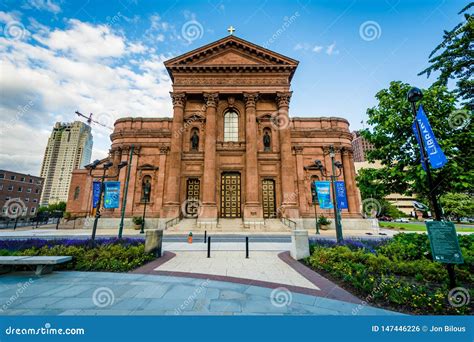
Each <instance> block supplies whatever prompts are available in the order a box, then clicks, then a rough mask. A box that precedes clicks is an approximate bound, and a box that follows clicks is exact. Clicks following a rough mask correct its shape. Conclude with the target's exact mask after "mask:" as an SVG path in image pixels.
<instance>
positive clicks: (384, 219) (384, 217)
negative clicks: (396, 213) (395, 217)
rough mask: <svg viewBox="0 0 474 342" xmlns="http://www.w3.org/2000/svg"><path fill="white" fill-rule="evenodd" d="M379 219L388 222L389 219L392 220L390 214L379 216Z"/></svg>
mask: <svg viewBox="0 0 474 342" xmlns="http://www.w3.org/2000/svg"><path fill="white" fill-rule="evenodd" d="M379 221H382V222H390V221H392V218H391V217H390V216H380V217H379Z"/></svg>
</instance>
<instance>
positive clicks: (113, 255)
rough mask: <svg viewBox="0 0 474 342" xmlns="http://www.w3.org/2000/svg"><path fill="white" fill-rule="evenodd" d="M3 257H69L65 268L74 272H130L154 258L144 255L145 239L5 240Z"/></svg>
mask: <svg viewBox="0 0 474 342" xmlns="http://www.w3.org/2000/svg"><path fill="white" fill-rule="evenodd" d="M0 255H2V256H3V255H51V256H52V255H70V256H72V261H71V262H69V263H66V264H63V265H61V266H58V267H61V268H63V269H68V270H75V271H108V272H127V271H130V270H132V269H135V268H137V267H139V266H141V265H143V264H145V263H147V262H149V261H151V260H153V259H154V258H155V256H154V255H153V254H150V253H145V246H144V244H143V239H122V240H119V239H115V238H105V239H104V238H102V239H97V240H96V241H95V243H94V244H92V243H91V240H79V239H72V240H68V239H59V240H37V239H29V240H24V241H22V240H6V241H5V240H4V241H0Z"/></svg>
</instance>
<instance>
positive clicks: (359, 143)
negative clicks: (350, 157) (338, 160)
mask: <svg viewBox="0 0 474 342" xmlns="http://www.w3.org/2000/svg"><path fill="white" fill-rule="evenodd" d="M373 149H374V146H373V145H372V144H371V143H369V142H368V141H367V139H365V138H364V137H363V136H362V135H360V132H359V131H354V132H352V150H353V152H354V162H356V163H360V162H365V161H366V160H367V157H366V153H367V151H370V150H373Z"/></svg>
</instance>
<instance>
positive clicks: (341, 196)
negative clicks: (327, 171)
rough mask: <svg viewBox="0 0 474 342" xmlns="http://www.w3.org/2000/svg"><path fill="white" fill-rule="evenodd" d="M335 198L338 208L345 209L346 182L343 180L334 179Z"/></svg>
mask: <svg viewBox="0 0 474 342" xmlns="http://www.w3.org/2000/svg"><path fill="white" fill-rule="evenodd" d="M336 199H337V208H338V209H347V208H348V207H347V194H346V184H345V183H344V181H336Z"/></svg>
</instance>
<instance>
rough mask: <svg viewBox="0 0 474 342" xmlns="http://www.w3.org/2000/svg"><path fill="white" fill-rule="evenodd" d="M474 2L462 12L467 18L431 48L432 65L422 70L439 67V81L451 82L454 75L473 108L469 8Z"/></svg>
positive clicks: (473, 37)
mask: <svg viewBox="0 0 474 342" xmlns="http://www.w3.org/2000/svg"><path fill="white" fill-rule="evenodd" d="M473 6H474V3H473V2H471V3H470V4H469V5H467V6H466V7H464V8H463V9H462V10H461V11H460V12H459V14H463V15H464V21H463V22H461V23H459V24H458V25H456V26H455V27H454V28H453V29H452V30H451V31H444V36H443V41H442V42H441V43H440V44H439V45H438V46H437V47H436V48H435V49H434V50H433V51H432V52H431V54H430V56H429V62H430V64H431V65H430V66H429V67H428V68H426V69H425V70H423V71H422V72H420V73H419V75H422V74H426V75H427V77H429V76H430V75H431V73H432V72H434V71H439V72H440V74H439V76H438V80H437V81H436V83H435V84H437V85H444V86H446V85H447V84H448V81H449V80H450V79H455V80H456V93H457V95H458V97H459V99H460V100H461V101H463V102H464V103H465V104H466V105H467V106H468V108H469V109H470V110H473V108H474V104H473V97H474V80H473V79H472V72H473V69H474V48H473V41H474V17H473V15H472V14H471V13H468V11H469V10H470V9H471V7H473Z"/></svg>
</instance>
